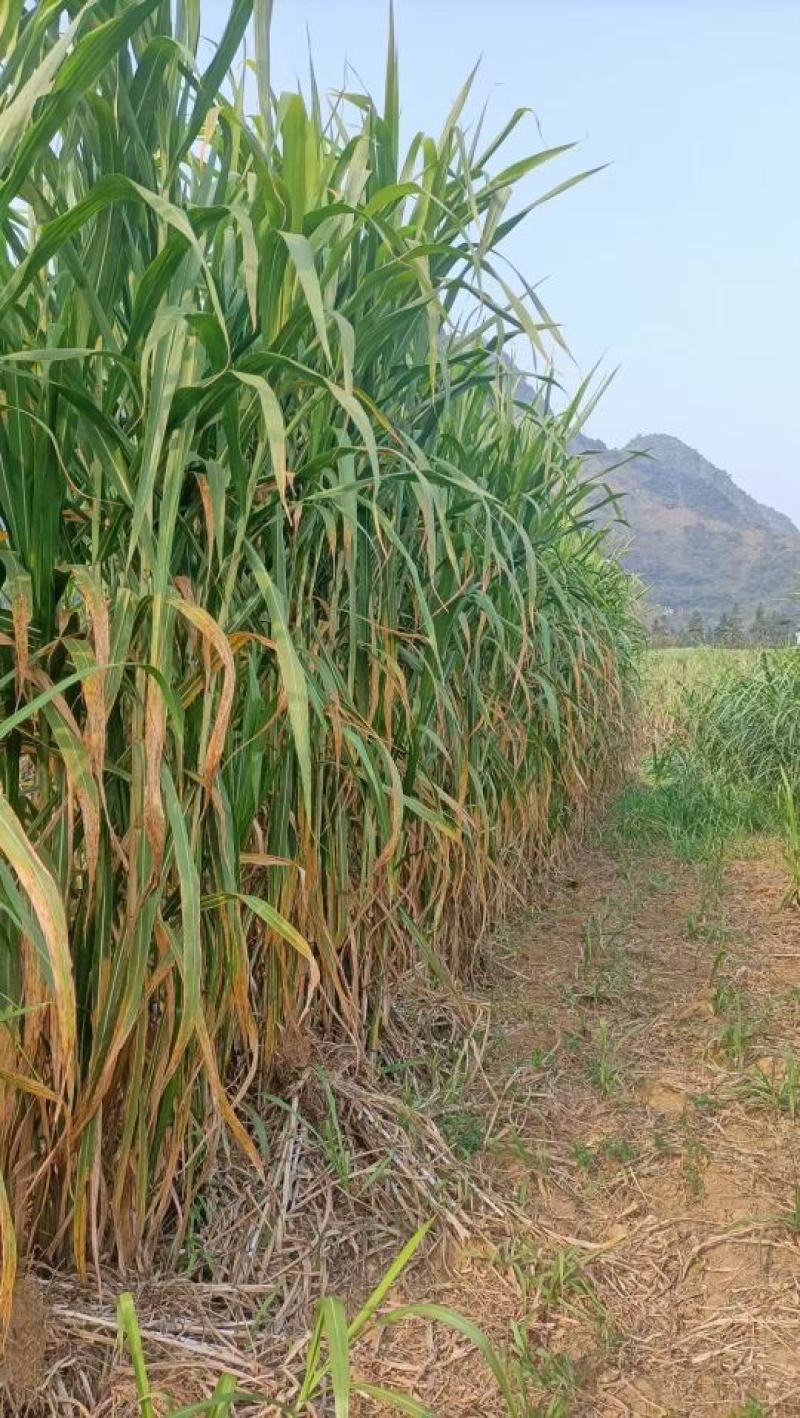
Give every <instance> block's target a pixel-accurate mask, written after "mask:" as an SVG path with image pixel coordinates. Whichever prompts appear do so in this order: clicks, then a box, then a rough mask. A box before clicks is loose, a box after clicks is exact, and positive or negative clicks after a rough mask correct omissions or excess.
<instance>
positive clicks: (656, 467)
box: [574, 433, 800, 624]
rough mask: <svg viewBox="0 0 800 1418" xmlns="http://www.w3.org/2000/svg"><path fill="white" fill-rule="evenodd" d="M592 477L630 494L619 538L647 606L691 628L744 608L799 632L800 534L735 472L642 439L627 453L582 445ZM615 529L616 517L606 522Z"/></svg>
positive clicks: (593, 442)
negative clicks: (693, 615)
mask: <svg viewBox="0 0 800 1418" xmlns="http://www.w3.org/2000/svg"><path fill="white" fill-rule="evenodd" d="M574 448H575V451H576V452H578V453H580V454H581V456H582V457H583V458H584V459H585V461H586V466H587V469H588V470H589V471H590V472H591V473H592V474H593V475H594V476H596V477H597V478H598V479H599V481H600V482H601V483H605V484H607V485H608V486H609V487H610V488H611V489H612V491H614V492H615V493H621V494H623V497H622V500H621V502H620V504H619V511H620V513H621V515H622V516H623V517H624V519H625V522H626V523H627V525H626V526H620V525H619V524H617V525H616V526H614V528H613V530H612V537H613V539H614V541H615V542H616V543H617V545H618V546H619V547H620V548H621V551H622V560H623V562H624V564H625V566H626V567H627V568H628V570H630V571H633V572H635V573H636V575H637V576H639V577H640V578H641V580H642V581H643V582H644V583H645V585H646V587H647V590H648V599H649V600H650V601H651V602H652V603H653V604H655V605H658V606H661V607H664V608H667V609H669V610H671V611H673V612H674V613H675V614H676V616H677V617H678V618H679V619H684V618H685V617H686V616H687V615H688V614H689V613H690V612H691V611H700V612H701V614H702V615H703V616H704V617H705V618H706V619H709V618H714V617H719V616H720V615H721V614H722V613H723V612H725V611H730V610H731V609H732V608H733V606H734V605H735V604H738V606H739V608H740V610H741V611H742V613H743V614H744V615H745V616H751V615H752V614H753V612H754V611H755V609H756V607H757V606H758V605H759V604H762V605H763V606H764V608H765V610H766V611H768V612H769V613H771V614H773V615H778V616H781V617H786V616H788V617H790V618H791V619H792V620H793V621H794V620H796V621H797V623H798V624H800V605H798V602H797V596H798V593H800V531H798V529H797V527H796V526H795V525H794V523H793V522H792V521H791V520H790V518H789V517H785V516H784V515H783V513H781V512H776V511H775V510H774V509H773V508H771V507H766V506H765V505H764V504H763V503H761V502H758V501H756V499H755V498H754V497H750V495H749V494H748V493H746V492H744V491H743V490H742V489H741V488H740V487H737V486H736V484H735V482H734V481H733V479H732V478H731V477H730V475H729V474H728V473H725V472H723V471H722V469H721V468H716V467H714V464H713V463H709V461H708V459H706V458H704V457H703V456H702V454H700V453H698V452H696V451H695V449H694V448H689V447H688V446H687V444H685V443H682V442H681V440H680V439H679V438H672V437H670V436H669V435H667V434H662V433H655V434H640V435H639V436H638V437H636V438H633V439H631V441H630V443H627V444H626V445H625V447H624V448H607V447H606V445H605V444H604V443H600V442H599V441H598V440H597V439H591V438H585V437H583V436H582V435H581V436H579V437H578V438H577V439H576V440H575V443H574ZM599 515H600V516H601V518H602V519H603V520H609V518H610V515H611V514H610V512H609V509H608V508H606V509H603V510H602V511H601V512H600V514H599Z"/></svg>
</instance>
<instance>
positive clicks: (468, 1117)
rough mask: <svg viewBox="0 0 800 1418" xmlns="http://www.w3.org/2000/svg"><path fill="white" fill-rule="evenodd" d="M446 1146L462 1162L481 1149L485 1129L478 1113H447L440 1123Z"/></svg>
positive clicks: (484, 1137)
mask: <svg viewBox="0 0 800 1418" xmlns="http://www.w3.org/2000/svg"><path fill="white" fill-rule="evenodd" d="M440 1126H441V1129H442V1133H443V1135H444V1138H445V1141H446V1142H447V1145H448V1147H449V1148H450V1150H451V1152H453V1153H454V1155H455V1156H456V1157H458V1158H460V1159H461V1161H463V1162H468V1161H469V1159H470V1157H474V1156H475V1154H476V1153H477V1152H481V1151H482V1150H483V1146H484V1143H485V1141H486V1129H485V1127H484V1122H483V1118H482V1117H481V1115H480V1114H479V1113H472V1112H466V1111H464V1112H454V1113H447V1114H445V1116H444V1117H443V1118H442V1119H441V1123H440Z"/></svg>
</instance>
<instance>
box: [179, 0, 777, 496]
mask: <svg viewBox="0 0 800 1418" xmlns="http://www.w3.org/2000/svg"><path fill="white" fill-rule="evenodd" d="M204 6H205V14H206V31H207V33H209V34H211V35H213V33H214V32H215V31H218V29H219V26H220V23H221V18H222V17H223V16H224V15H225V14H227V12H228V10H229V5H228V3H227V2H226V0H204ZM395 10H396V17H397V31H398V39H399V45H400V63H401V80H402V83H401V99H402V107H403V122H404V126H405V130H406V135H407V136H409V137H410V136H411V135H412V134H413V133H414V132H415V131H416V129H418V128H424V129H426V130H428V131H434V132H437V131H438V129H439V128H440V126H441V122H442V120H443V118H444V115H445V113H446V111H447V108H448V107H449V104H450V102H451V101H452V99H453V97H454V96H455V94H456V92H457V91H458V89H459V87H460V85H461V83H462V81H463V79H464V78H465V76H466V74H467V72H468V70H469V69H470V68H471V67H472V65H473V64H474V63H475V61H476V59H478V58H479V57H481V60H482V62H481V67H480V71H479V74H478V78H477V81H476V86H475V94H476V99H477V100H478V101H479V102H480V103H482V102H483V100H484V99H488V100H489V127H490V128H495V129H496V128H499V127H500V126H501V125H502V123H503V121H504V119H505V118H506V117H507V116H509V115H510V113H511V111H512V110H513V109H514V108H515V107H517V106H518V105H527V106H529V107H530V108H531V109H532V110H533V114H532V116H531V117H530V118H529V119H528V121H527V123H525V124H523V125H522V129H521V130H519V129H518V130H517V133H516V134H515V135H514V138H513V139H512V142H511V143H510V144H509V146H508V150H507V151H508V160H509V161H510V160H513V159H514V158H515V157H517V156H522V155H524V154H525V153H527V152H532V151H534V150H535V149H536V148H537V147H539V146H541V139H540V138H539V134H538V132H537V126H536V125H537V122H538V124H539V127H540V129H541V134H542V137H543V139H544V142H545V143H546V144H547V145H548V146H551V145H555V144H557V143H562V142H568V141H571V140H577V142H578V145H579V146H578V148H577V149H576V150H575V151H573V152H572V153H570V154H568V155H567V156H566V157H565V158H561V159H560V160H559V162H558V163H557V164H552V165H550V166H549V167H548V168H546V169H545V170H544V175H543V176H541V177H536V178H531V179H530V180H529V187H528V188H527V189H526V191H529V192H530V195H535V192H536V191H537V190H543V183H544V182H545V181H547V180H548V179H549V181H550V182H555V181H557V180H560V179H561V178H562V177H566V176H568V175H569V174H570V173H571V172H573V171H577V170H579V169H582V168H587V167H594V166H596V165H598V164H600V163H610V164H611V166H610V167H609V168H607V169H606V170H605V171H604V172H602V173H599V174H598V175H597V176H595V177H593V178H591V179H590V180H589V181H588V182H586V183H584V184H581V185H580V186H578V187H577V188H575V189H574V190H573V191H571V192H569V193H567V194H566V195H565V196H564V197H561V198H559V199H558V200H557V201H555V202H553V203H551V204H549V205H547V206H545V207H543V208H542V209H541V210H539V211H538V212H535V213H533V214H532V217H531V219H530V220H529V222H528V223H527V224H524V225H523V226H522V227H521V228H518V229H517V231H516V232H514V234H513V235H512V237H511V238H510V239H509V241H508V242H507V244H506V250H507V252H508V255H509V256H510V258H511V259H512V260H513V261H514V262H515V264H516V265H518V266H519V267H520V269H521V270H522V271H523V272H524V274H525V276H526V277H527V278H528V279H529V280H530V281H532V282H534V281H540V280H542V279H544V278H546V279H545V284H544V286H543V289H542V294H543V297H544V299H545V301H546V304H547V305H548V307H549V308H550V310H551V313H552V314H553V315H554V317H555V318H556V319H558V320H559V321H560V322H561V323H562V325H563V328H564V332H565V335H566V337H567V340H568V343H569V345H570V348H571V350H572V353H573V355H574V357H575V361H576V367H574V368H570V366H569V365H562V367H561V370H560V373H561V374H562V376H563V378H564V379H565V380H567V381H568V382H575V381H576V380H577V378H578V371H588V369H589V368H590V367H591V366H592V365H593V364H594V363H595V362H596V361H597V360H598V359H600V360H602V361H603V366H604V368H605V369H606V370H609V371H610V370H611V369H612V368H614V367H615V366H616V365H619V366H620V369H619V372H618V374H617V376H616V379H615V380H614V382H613V384H612V386H611V388H610V389H609V390H608V392H607V394H606V395H605V398H604V400H603V402H602V404H601V406H600V407H599V408H598V410H597V412H596V414H595V416H594V418H593V421H592V424H591V425H590V429H589V431H590V432H592V433H594V434H595V435H596V436H597V437H600V438H603V439H605V440H606V441H607V442H610V443H614V444H616V443H623V442H626V441H627V440H628V439H629V438H631V437H632V436H634V435H636V434H640V433H641V434H646V433H672V434H675V435H677V436H678V437H680V438H683V439H685V441H686V442H688V443H690V444H692V445H693V446H694V447H696V448H699V449H700V451H701V452H702V453H704V454H705V455H706V457H708V458H710V459H711V460H712V461H713V462H715V463H717V464H718V465H719V466H721V467H724V468H727V469H728V471H729V472H730V473H731V474H732V475H733V477H734V478H735V479H736V481H737V482H739V483H740V484H741V486H743V487H745V488H746V489H747V490H748V491H749V492H752V493H754V494H755V495H756V496H758V497H759V498H761V499H762V500H764V501H767V502H770V503H772V504H773V505H774V506H775V507H779V508H780V509H781V510H782V511H785V512H788V513H789V514H790V515H791V516H793V517H794V519H795V520H796V521H797V522H800V458H799V457H798V446H800V389H798V387H797V386H798V374H799V373H800V356H799V354H798V340H799V339H800V162H798V157H797V146H798V140H799V139H800V82H798V67H799V66H800V0H395ZM387 13H388V0H387V3H384V0H276V3H275V20H274V25H273V46H272V48H273V81H274V84H275V86H276V87H277V88H281V87H283V88H286V87H290V86H293V84H294V82H295V81H296V78H297V76H300V77H301V78H302V79H303V80H305V75H306V72H307V60H306V55H307V43H306V27H308V29H309V30H310V33H311V40H312V47H313V52H314V62H315V67H316V70H317V76H318V80H319V83H320V86H321V87H324V88H337V87H340V86H341V81H342V75H343V71H344V63H345V60H347V61H349V63H350V64H351V65H352V66H353V68H354V69H355V70H356V71H357V72H358V74H359V75H360V77H361V79H362V80H363V81H364V82H365V83H366V84H367V85H368V87H370V88H372V89H373V90H375V91H376V92H381V84H382V69H383V64H384V57H385V40H386V23H387ZM477 107H478V102H476V103H474V104H473V107H472V112H473V114H474V113H475V112H476V111H477Z"/></svg>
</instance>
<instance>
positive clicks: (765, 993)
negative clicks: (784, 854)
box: [369, 844, 800, 1418]
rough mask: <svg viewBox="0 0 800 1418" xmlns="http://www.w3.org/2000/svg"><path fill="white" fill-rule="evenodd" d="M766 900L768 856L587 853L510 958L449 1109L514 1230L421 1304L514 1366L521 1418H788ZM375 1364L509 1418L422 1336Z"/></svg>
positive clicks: (778, 1055)
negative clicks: (474, 1327)
mask: <svg viewBox="0 0 800 1418" xmlns="http://www.w3.org/2000/svg"><path fill="white" fill-rule="evenodd" d="M783 890H784V878H783V874H782V871H781V863H780V855H779V850H778V849H777V848H773V849H772V850H770V849H769V848H768V847H767V846H764V845H763V844H762V845H761V846H758V847H753V849H752V852H751V853H749V854H748V855H747V856H743V857H741V858H740V859H736V860H728V861H726V863H725V864H724V865H723V864H722V862H721V861H713V862H711V863H708V862H705V863H701V864H681V863H679V862H677V861H676V860H675V859H674V858H672V857H670V859H666V858H661V859H656V858H653V857H652V856H644V855H642V854H637V853H635V852H631V851H628V850H627V849H624V848H623V849H621V850H612V849H610V848H609V847H608V845H607V844H606V846H599V847H597V846H596V847H592V848H589V849H586V850H585V851H584V852H583V854H582V855H581V856H580V858H579V859H578V860H576V861H573V862H572V864H571V865H570V867H569V869H568V873H567V874H565V875H564V876H563V878H562V879H561V880H560V881H559V882H558V883H557V884H556V886H555V888H554V890H553V892H552V895H551V898H550V900H549V902H548V904H547V905H546V907H545V909H543V910H541V911H540V912H538V913H536V914H535V915H532V916H530V917H529V918H528V919H526V920H525V921H524V922H523V923H521V924H520V925H518V927H517V928H516V930H515V933H514V937H513V939H511V940H509V941H508V942H507V943H506V945H507V949H505V950H504V952H503V957H504V958H502V961H501V962H500V964H499V967H498V982H497V984H496V986H495V989H494V991H493V994H492V996H491V1003H492V1010H493V1020H494V1023H493V1042H492V1044H491V1046H490V1048H489V1050H488V1051H487V1053H486V1055H485V1057H484V1061H483V1072H484V1077H483V1079H479V1080H478V1081H477V1082H476V1083H474V1084H473V1086H472V1088H471V1090H470V1091H469V1092H468V1093H466V1094H465V1096H464V1097H463V1098H462V1099H461V1100H460V1101H459V1108H460V1110H461V1113H460V1116H461V1118H462V1124H463V1126H462V1131H463V1135H464V1138H465V1139H467V1140H469V1139H470V1138H471V1137H474V1134H475V1131H476V1129H477V1128H478V1127H480V1129H481V1130H482V1147H481V1149H480V1150H479V1151H478V1152H477V1153H476V1155H475V1157H474V1158H473V1160H472V1164H471V1166H472V1169H473V1172H474V1176H475V1180H476V1184H477V1183H479V1182H481V1181H486V1180H487V1179H488V1178H489V1177H490V1178H491V1181H492V1184H493V1187H494V1189H495V1190H497V1189H499V1190H501V1191H503V1192H504V1194H505V1195H506V1196H507V1197H508V1199H509V1200H510V1201H511V1202H513V1204H514V1205H516V1206H517V1207H518V1208H519V1212H520V1219H521V1224H520V1228H519V1232H518V1234H516V1235H515V1237H514V1239H512V1240H510V1241H509V1240H508V1239H505V1240H503V1239H501V1240H498V1242H497V1243H496V1244H495V1243H494V1241H489V1242H487V1243H486V1244H485V1245H476V1246H471V1247H470V1246H467V1247H465V1248H463V1249H461V1250H460V1251H459V1252H458V1254H457V1255H455V1256H453V1257H452V1258H451V1265H450V1272H451V1273H450V1275H449V1277H448V1278H446V1279H443V1278H441V1277H439V1279H438V1282H437V1284H436V1287H435V1293H436V1299H437V1300H438V1301H440V1302H441V1303H445V1304H449V1305H452V1306H453V1307H454V1308H457V1309H460V1310H461V1311H463V1312H465V1313H467V1314H469V1315H470V1316H472V1317H473V1318H475V1319H476V1320H477V1321H478V1322H479V1323H480V1324H481V1325H482V1326H483V1328H484V1329H485V1330H486V1332H487V1333H489V1334H490V1335H491V1337H492V1339H493V1341H494V1342H495V1344H496V1345H497V1347H498V1348H499V1349H503V1350H505V1351H506V1352H507V1353H508V1354H509V1355H510V1359H509V1371H510V1381H511V1383H512V1385H513V1387H514V1390H515V1393H517V1395H518V1396H519V1397H520V1399H521V1400H524V1403H523V1402H521V1404H520V1408H521V1412H522V1413H523V1414H524V1415H525V1418H532V1416H533V1415H546V1418H561V1415H567V1414H569V1415H573V1414H574V1415H598V1418H599V1416H600V1415H602V1418H605V1415H609V1418H611V1415H620V1414H622V1415H624V1414H630V1415H637V1418H638V1415H643V1418H644V1415H647V1418H657V1415H661V1418H666V1415H670V1418H678V1415H680V1418H689V1415H697V1414H702V1415H725V1418H733V1415H736V1418H759V1415H762V1414H780V1415H800V1345H799V1343H798V1341H800V1122H798V1121H797V1120H796V1117H795V1114H796V1112H798V1111H800V914H798V913H797V912H794V913H792V912H789V911H781V910H779V909H778V906H779V903H780V900H781V896H782V893H783ZM458 1117H459V1113H458V1111H456V1113H455V1118H456V1123H457V1122H458ZM425 1279H426V1281H427V1280H429V1279H430V1277H426V1278H425ZM420 1283H421V1282H419V1281H415V1282H414V1284H415V1287H416V1290H417V1297H418V1298H421V1296H420V1295H419V1287H420ZM430 1294H431V1290H430V1289H429V1288H428V1289H426V1298H427V1297H429V1296H430ZM374 1362H375V1369H376V1371H377V1372H378V1373H379V1374H380V1378H381V1381H382V1382H385V1383H393V1384H396V1385H397V1387H400V1388H403V1389H405V1390H406V1391H407V1392H408V1391H410V1392H413V1393H414V1394H415V1395H416V1396H417V1398H418V1399H420V1400H423V1401H425V1402H427V1403H429V1404H430V1406H431V1407H432V1408H433V1409H435V1411H436V1412H437V1413H438V1414H441V1415H443V1418H444V1416H445V1415H446V1418H462V1415H463V1416H464V1418H466V1415H470V1418H481V1415H484V1418H494V1415H497V1414H501V1413H502V1414H505V1413H506V1412H507V1409H506V1408H505V1407H504V1406H503V1404H502V1402H501V1401H500V1400H499V1398H498V1396H497V1390H496V1388H495V1386H494V1384H493V1381H492V1380H491V1378H490V1377H488V1376H487V1373H486V1370H485V1367H484V1366H483V1365H482V1364H481V1363H480V1362H478V1361H477V1360H476V1359H475V1358H474V1355H473V1352H472V1351H471V1349H470V1346H469V1344H468V1343H467V1341H466V1340H464V1339H463V1338H462V1337H460V1336H458V1337H454V1336H452V1335H450V1334H448V1332H447V1331H445V1330H444V1329H443V1328H442V1327H441V1326H438V1325H436V1326H433V1325H428V1324H426V1323H423V1322H420V1321H415V1322H414V1323H413V1325H409V1326H407V1327H405V1328H404V1329H403V1331H400V1330H398V1331H397V1332H395V1333H391V1332H390V1333H387V1334H385V1335H384V1336H383V1337H382V1338H381V1340H380V1342H379V1345H378V1349H377V1352H376V1353H375V1355H374ZM369 1367H370V1368H371V1367H372V1365H371V1364H370V1365H369ZM373 1411H374V1410H373Z"/></svg>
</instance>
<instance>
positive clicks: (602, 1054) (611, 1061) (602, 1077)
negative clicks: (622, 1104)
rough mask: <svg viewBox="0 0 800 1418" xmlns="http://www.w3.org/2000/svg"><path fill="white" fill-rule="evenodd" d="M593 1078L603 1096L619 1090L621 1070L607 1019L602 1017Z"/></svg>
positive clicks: (596, 1038) (596, 1042)
mask: <svg viewBox="0 0 800 1418" xmlns="http://www.w3.org/2000/svg"><path fill="white" fill-rule="evenodd" d="M591 1079H592V1082H593V1084H594V1085H595V1087H596V1088H597V1090H598V1092H599V1093H600V1095H601V1097H603V1098H611V1097H612V1096H613V1095H614V1094H615V1093H618V1092H619V1089H620V1070H619V1067H618V1065H617V1062H616V1058H615V1051H614V1045H613V1043H612V1040H611V1033H610V1030H609V1027H608V1021H607V1020H606V1019H601V1020H600V1022H599V1024H598V1026H597V1029H596V1030H595V1036H594V1051H593V1057H592V1065H591Z"/></svg>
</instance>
